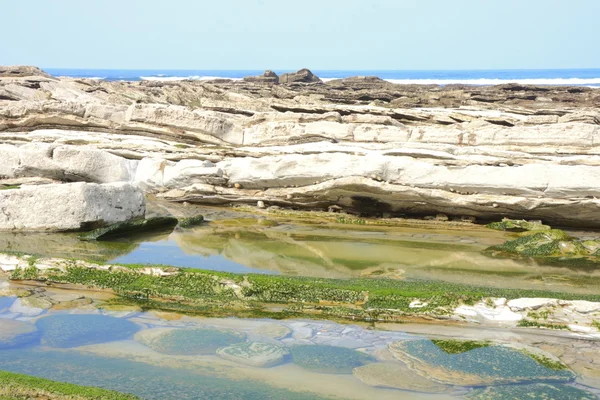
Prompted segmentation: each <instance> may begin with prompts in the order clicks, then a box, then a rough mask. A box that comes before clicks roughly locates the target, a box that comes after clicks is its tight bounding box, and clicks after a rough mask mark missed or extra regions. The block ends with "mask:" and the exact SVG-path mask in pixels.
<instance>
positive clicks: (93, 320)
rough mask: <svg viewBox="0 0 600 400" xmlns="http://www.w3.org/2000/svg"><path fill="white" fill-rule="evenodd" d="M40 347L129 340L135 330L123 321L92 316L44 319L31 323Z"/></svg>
mask: <svg viewBox="0 0 600 400" xmlns="http://www.w3.org/2000/svg"><path fill="white" fill-rule="evenodd" d="M35 325H36V327H37V328H38V329H39V330H40V332H41V335H42V344H44V345H46V346H50V347H59V348H69V347H78V346H85V345H90V344H97V343H105V342H111V341H115V340H124V339H128V338H130V337H131V336H132V335H133V334H134V333H135V332H137V331H138V330H139V327H138V326H137V325H136V324H134V323H133V322H131V321H128V320H126V319H123V318H114V317H109V316H106V315H95V314H90V315H86V314H65V315H51V316H49V317H44V318H41V319H39V320H37V322H36V323H35Z"/></svg>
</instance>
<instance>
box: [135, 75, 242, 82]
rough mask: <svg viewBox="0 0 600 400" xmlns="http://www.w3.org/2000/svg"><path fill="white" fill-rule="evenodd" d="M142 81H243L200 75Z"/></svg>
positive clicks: (143, 78) (149, 77)
mask: <svg viewBox="0 0 600 400" xmlns="http://www.w3.org/2000/svg"><path fill="white" fill-rule="evenodd" d="M140 79H141V80H143V81H164V82H168V81H185V80H191V81H211V80H214V79H231V80H232V81H241V80H242V78H230V77H224V76H199V75H193V76H140Z"/></svg>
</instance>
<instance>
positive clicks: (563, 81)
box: [386, 78, 600, 86]
mask: <svg viewBox="0 0 600 400" xmlns="http://www.w3.org/2000/svg"><path fill="white" fill-rule="evenodd" d="M386 81H388V82H391V83H396V84H399V85H455V84H460V85H481V86H484V85H501V84H505V83H518V84H521V85H572V86H583V85H600V78H549V79H548V78H531V79H486V78H480V79H386Z"/></svg>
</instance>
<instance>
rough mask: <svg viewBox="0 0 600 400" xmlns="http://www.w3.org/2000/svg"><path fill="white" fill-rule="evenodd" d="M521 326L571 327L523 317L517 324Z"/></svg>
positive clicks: (562, 328)
mask: <svg viewBox="0 0 600 400" xmlns="http://www.w3.org/2000/svg"><path fill="white" fill-rule="evenodd" d="M517 326H518V327H520V328H544V329H554V330H569V327H568V326H567V325H565V324H553V323H549V322H539V321H532V320H529V319H522V320H520V321H519V323H518V324H517Z"/></svg>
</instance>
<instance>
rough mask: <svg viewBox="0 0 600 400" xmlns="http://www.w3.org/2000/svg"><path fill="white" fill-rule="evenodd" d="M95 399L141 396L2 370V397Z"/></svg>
mask: <svg viewBox="0 0 600 400" xmlns="http://www.w3.org/2000/svg"><path fill="white" fill-rule="evenodd" d="M38 398H39V399H48V400H55V399H56V400H62V399H64V400H67V399H74V398H76V399H80V400H85V399H94V400H136V399H139V397H137V396H134V395H131V394H125V393H118V392H114V391H112V390H106V389H100V388H95V387H89V386H80V385H73V384H70V383H63V382H55V381H51V380H48V379H42V378H37V377H35V376H29V375H23V374H17V373H13V372H7V371H0V399H6V400H21V399H22V400H27V399H38Z"/></svg>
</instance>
